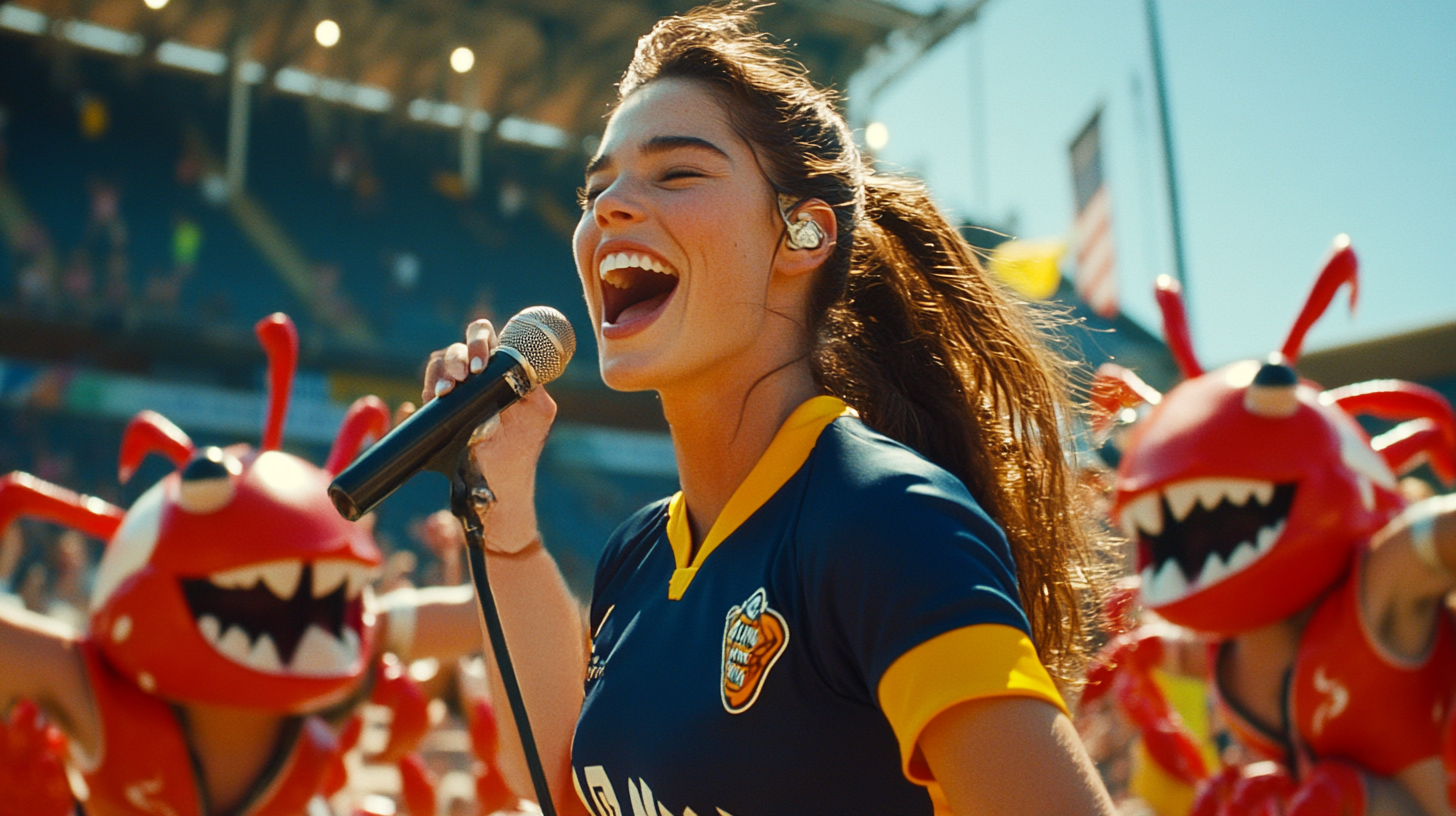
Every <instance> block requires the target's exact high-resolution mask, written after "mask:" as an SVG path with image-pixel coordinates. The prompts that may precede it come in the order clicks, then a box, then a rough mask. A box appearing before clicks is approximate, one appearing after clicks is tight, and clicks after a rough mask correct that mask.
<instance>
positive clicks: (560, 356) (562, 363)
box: [329, 306, 576, 521]
mask: <svg viewBox="0 0 1456 816" xmlns="http://www.w3.org/2000/svg"><path fill="white" fill-rule="evenodd" d="M500 342H501V344H500V348H498V349H496V352H495V354H493V355H491V358H490V362H489V363H488V364H487V365H486V367H485V369H484V370H483V371H481V372H480V373H478V374H472V375H470V376H469V377H467V378H465V381H464V382H460V383H457V384H456V385H455V387H454V388H453V389H451V390H450V391H449V392H448V393H446V394H443V395H442V396H439V397H436V398H435V399H434V400H432V401H430V402H429V403H427V404H426V405H425V407H423V408H421V409H420V410H418V411H416V412H415V413H414V415H413V416H411V417H410V418H409V419H407V420H405V421H404V422H401V423H399V425H398V426H396V427H395V428H394V430H392V431H390V432H389V433H388V434H386V435H385V436H384V438H383V439H381V440H379V441H378V442H376V443H375V444H374V445H373V446H372V447H370V448H369V450H367V451H365V452H364V453H363V455H361V456H360V457H359V458H358V459H355V460H354V463H353V464H351V465H349V466H348V467H347V468H344V470H343V471H342V472H341V473H339V475H338V476H336V477H334V481H333V483H332V484H330V485H329V499H330V500H331V501H333V503H334V508H335V509H336V510H338V511H339V515H341V516H343V517H344V518H346V519H348V520H350V521H357V520H358V519H359V517H361V516H363V515H364V514H365V513H368V512H369V511H370V510H373V509H374V508H375V507H376V506H378V505H379V503H380V502H382V501H384V500H385V499H386V498H388V497H389V495H390V494H391V493H393V492H394V491H395V490H396V489H398V488H399V486H400V485H402V484H404V483H405V482H406V481H408V480H409V478H410V477H411V476H414V475H415V474H416V473H418V472H420V471H421V470H426V469H428V470H435V471H439V472H440V473H443V474H445V475H446V476H447V477H448V476H451V475H452V474H453V473H454V470H455V454H456V452H457V451H458V450H459V449H460V446H462V445H464V444H466V442H467V441H468V440H469V438H470V433H471V432H472V431H474V430H475V428H477V427H479V425H480V424H481V423H482V422H485V421H486V420H488V419H490V418H491V417H493V416H495V415H497V414H499V413H500V412H501V411H503V410H505V409H506V407H507V406H509V405H511V404H512V403H514V402H515V401H516V400H518V399H520V398H521V397H524V396H526V395H527V394H529V393H530V392H531V390H532V389H534V388H535V387H536V386H538V385H541V384H543V383H548V382H551V381H552V380H554V379H556V378H557V377H560V376H561V373H562V372H563V371H565V370H566V363H567V362H568V361H570V360H571V355H572V354H574V353H575V352H576V333H575V332H574V331H572V328H571V324H570V323H569V322H567V320H566V317H565V316H564V315H562V314H561V312H558V311H556V310H555V309H553V308H551V307H550V306H532V307H531V308H529V309H526V310H525V311H523V312H521V313H520V314H518V315H516V316H515V317H513V318H511V319H510V320H509V321H507V322H506V325H505V328H503V329H501V334H500Z"/></svg>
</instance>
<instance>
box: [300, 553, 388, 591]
mask: <svg viewBox="0 0 1456 816" xmlns="http://www.w3.org/2000/svg"><path fill="white" fill-rule="evenodd" d="M374 577H375V570H374V569H373V568H372V567H367V566H365V565H363V564H360V563H357V562H355V561H344V560H340V559H334V558H329V559H325V560H323V561H315V562H314V563H313V596H314V597H315V598H322V597H324V596H325V595H328V594H329V593H331V592H333V591H334V590H336V589H338V588H339V584H342V583H345V582H346V581H347V582H348V587H347V588H346V589H345V590H344V597H346V598H349V599H351V600H352V599H354V598H356V597H358V595H359V591H360V590H362V589H363V588H364V585H365V584H367V583H369V582H370V581H372V580H374Z"/></svg>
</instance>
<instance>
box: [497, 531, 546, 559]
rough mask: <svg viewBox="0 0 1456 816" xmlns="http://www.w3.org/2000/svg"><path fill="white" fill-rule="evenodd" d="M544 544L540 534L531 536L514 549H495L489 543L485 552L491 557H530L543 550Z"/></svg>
mask: <svg viewBox="0 0 1456 816" xmlns="http://www.w3.org/2000/svg"><path fill="white" fill-rule="evenodd" d="M545 551H546V545H544V544H542V543H541V534H540V533H537V534H536V535H535V536H532V538H531V540H530V541H527V542H526V543H525V544H524V545H522V546H520V547H516V548H514V549H496V548H494V547H492V546H490V545H489V544H487V545H486V547H485V554H486V555H488V556H490V557H492V558H530V557H531V556H533V555H536V554H537V553H541V552H545Z"/></svg>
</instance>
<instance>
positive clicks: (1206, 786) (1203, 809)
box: [1188, 767, 1243, 816]
mask: <svg viewBox="0 0 1456 816" xmlns="http://www.w3.org/2000/svg"><path fill="white" fill-rule="evenodd" d="M1242 778H1243V774H1242V769H1241V768H1238V767H1232V768H1224V769H1223V770H1221V771H1219V772H1218V773H1216V774H1214V775H1213V776H1210V777H1209V778H1208V779H1206V780H1204V781H1203V784H1202V785H1200V786H1199V787H1198V795H1197V796H1196V797H1195V798H1194V799H1193V809H1192V810H1191V811H1189V813H1188V816H1218V815H1219V813H1220V812H1222V810H1223V806H1224V803H1225V802H1227V801H1228V799H1229V796H1230V795H1232V794H1233V789H1234V783H1236V782H1238V781H1239V780H1240V779H1242Z"/></svg>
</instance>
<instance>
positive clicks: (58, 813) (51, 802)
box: [0, 700, 75, 816]
mask: <svg viewBox="0 0 1456 816" xmlns="http://www.w3.org/2000/svg"><path fill="white" fill-rule="evenodd" d="M65 754H66V738H65V736H64V735H63V734H61V731H60V729H58V728H56V727H55V726H54V725H51V724H50V723H48V722H46V721H45V720H44V718H42V717H41V713H40V709H39V708H38V707H36V704H35V703H32V702H31V701H29V700H23V701H21V702H20V703H18V704H16V706H15V708H13V709H12V710H11V711H10V717H9V718H8V719H0V791H4V795H0V816H66V814H69V813H71V811H72V808H73V807H74V804H75V800H74V799H72V797H71V786H70V785H69V784H68V783H67V782H66V768H65V764H64V759H63V757H65Z"/></svg>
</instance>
